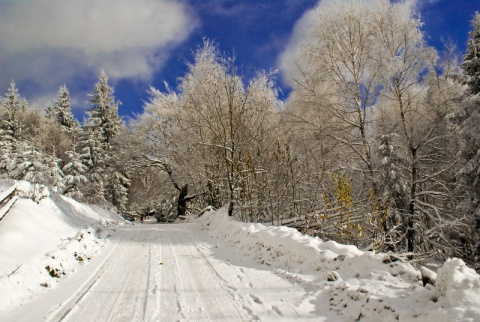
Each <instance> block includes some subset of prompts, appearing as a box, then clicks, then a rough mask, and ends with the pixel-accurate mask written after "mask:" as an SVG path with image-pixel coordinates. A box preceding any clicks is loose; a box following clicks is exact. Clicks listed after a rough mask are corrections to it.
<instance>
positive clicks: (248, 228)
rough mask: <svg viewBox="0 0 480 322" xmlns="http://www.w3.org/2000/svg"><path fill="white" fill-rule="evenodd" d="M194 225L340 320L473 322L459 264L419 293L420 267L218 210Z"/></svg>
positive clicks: (470, 273)
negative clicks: (299, 289) (298, 289)
mask: <svg viewBox="0 0 480 322" xmlns="http://www.w3.org/2000/svg"><path fill="white" fill-rule="evenodd" d="M200 221H201V224H202V227H203V228H204V229H206V230H207V231H208V232H209V234H210V235H211V236H212V237H213V238H216V239H219V240H225V241H226V242H228V243H229V244H230V245H231V246H232V247H234V248H236V249H238V250H240V251H241V252H242V254H243V255H245V256H248V257H250V258H253V259H255V260H256V261H257V262H258V263H261V264H264V265H267V266H268V267H270V269H272V270H275V271H276V272H277V273H278V274H279V275H283V276H285V278H288V279H291V280H293V281H295V282H296V283H299V284H302V285H303V286H304V287H305V288H306V289H310V290H312V291H311V292H310V294H309V297H310V298H311V301H313V302H317V303H318V305H322V306H324V307H325V309H326V310H328V311H335V312H337V313H338V315H339V319H340V320H346V321H355V320H365V321H398V320H400V321H436V322H442V321H480V308H479V304H480V276H479V275H478V274H477V273H476V272H475V271H474V270H473V269H471V268H468V267H467V266H466V265H465V263H463V261H462V260H460V259H449V260H447V261H446V262H445V264H444V265H443V267H441V268H440V269H439V270H438V277H437V278H436V283H435V284H436V287H434V286H433V285H430V284H427V285H426V286H425V287H424V286H423V284H422V280H421V272H420V268H419V269H416V268H414V267H413V266H412V265H410V264H408V263H403V262H402V261H401V260H400V258H398V257H397V256H395V255H393V254H374V253H372V252H365V251H360V250H358V249H357V248H356V247H354V246H347V245H341V244H338V243H336V242H333V241H327V242H322V241H321V240H320V239H318V238H311V237H308V236H304V235H302V234H301V233H299V232H298V231H297V230H295V229H291V228H287V227H272V226H264V225H261V224H247V223H239V222H237V221H235V220H233V219H231V218H229V217H228V215H227V214H226V212H225V211H219V212H214V213H207V214H206V215H204V216H203V217H202V218H201V219H200ZM423 269H424V271H429V270H427V269H425V268H423ZM429 273H430V275H429V277H430V278H432V279H435V273H433V272H431V271H429ZM322 301H328V303H326V304H325V303H322Z"/></svg>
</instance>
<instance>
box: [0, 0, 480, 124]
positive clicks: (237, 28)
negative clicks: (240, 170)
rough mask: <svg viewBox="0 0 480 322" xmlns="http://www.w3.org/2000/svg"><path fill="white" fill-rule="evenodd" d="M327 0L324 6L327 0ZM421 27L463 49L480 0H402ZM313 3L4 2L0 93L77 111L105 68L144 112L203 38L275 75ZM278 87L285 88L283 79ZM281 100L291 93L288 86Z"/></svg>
mask: <svg viewBox="0 0 480 322" xmlns="http://www.w3.org/2000/svg"><path fill="white" fill-rule="evenodd" d="M324 1H326V0H324ZM407 1H409V3H411V4H412V5H415V7H416V10H417V11H419V12H420V14H421V16H422V19H423V21H424V23H425V25H424V31H425V33H426V35H427V41H428V42H429V43H430V44H431V45H433V46H435V47H437V48H438V49H441V46H442V39H445V40H448V39H451V40H453V41H455V42H456V44H457V47H458V52H459V54H462V53H463V51H464V50H465V45H466V41H467V37H468V31H469V30H470V20H471V18H472V16H473V14H474V12H475V11H480V0H407ZM317 4H318V0H237V1H235V0H184V1H175V0H136V1H131V0H82V1H75V2H72V1H64V0H0V39H1V40H2V41H1V44H0V93H1V94H4V93H5V92H6V91H7V89H8V85H9V83H10V81H11V80H12V79H13V80H15V82H16V83H17V87H18V88H19V90H20V94H21V95H22V96H24V97H26V98H27V100H28V101H29V102H30V104H31V105H36V106H37V107H39V108H44V106H45V105H46V104H47V103H48V102H49V101H53V100H54V99H55V97H56V94H57V91H58V88H59V87H60V86H61V85H62V84H64V83H65V84H66V85H67V87H68V88H69V90H70V93H71V96H72V107H73V110H74V112H75V114H76V115H77V116H78V117H79V118H82V117H83V112H84V111H85V110H86V109H88V108H89V106H88V97H87V94H88V93H90V92H91V91H92V89H93V86H94V83H95V82H96V80H97V77H98V73H99V71H100V69H101V68H103V69H104V70H105V71H106V73H107V75H108V76H109V78H110V84H111V85H112V86H114V87H115V95H116V98H117V99H118V100H120V101H122V103H123V104H122V105H121V106H120V110H119V112H120V114H121V115H123V116H125V117H132V116H133V115H134V114H135V113H139V112H141V110H142V105H143V101H144V100H146V99H147V94H146V90H147V89H148V87H149V86H150V85H153V86H154V87H157V88H160V89H163V82H164V81H167V82H168V83H170V85H172V86H176V84H177V78H178V77H181V76H183V75H184V73H185V62H186V61H187V60H190V59H191V58H192V50H193V49H195V48H196V46H198V45H200V44H201V42H202V38H203V37H208V38H210V39H213V40H215V41H216V42H217V43H218V44H219V45H220V49H221V50H222V51H226V52H232V51H235V53H236V55H237V58H238V62H239V64H242V65H246V66H254V67H258V68H263V69H267V70H270V69H276V68H279V57H280V56H281V54H282V53H283V52H284V51H285V50H287V49H288V47H289V44H290V43H292V42H291V40H292V37H295V35H294V34H293V33H292V32H293V30H294V27H295V25H296V24H297V22H298V21H299V19H301V17H302V16H304V14H305V13H306V12H307V11H308V10H310V9H312V8H313V7H315V6H316V5H317ZM279 84H280V85H281V86H284V87H285V85H283V83H282V82H281V80H279ZM285 93H288V89H287V88H286V87H285Z"/></svg>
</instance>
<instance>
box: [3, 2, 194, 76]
mask: <svg viewBox="0 0 480 322" xmlns="http://www.w3.org/2000/svg"><path fill="white" fill-rule="evenodd" d="M196 25H197V19H196V18H195V17H194V16H193V15H192V14H191V12H190V11H189V9H188V7H187V6H186V5H184V4H183V3H182V2H180V1H175V0H135V1H132V0H81V1H65V0H23V1H8V2H3V3H2V4H0V39H2V46H1V49H0V69H1V70H2V71H5V72H2V73H1V74H3V75H0V82H1V83H7V82H9V81H10V79H4V77H9V78H15V80H19V81H21V80H24V81H29V82H33V83H35V84H37V85H38V86H47V84H48V85H51V84H62V83H64V82H66V83H67V84H68V83H70V81H72V82H75V81H76V78H81V77H86V76H87V74H92V73H93V74H95V75H96V74H98V71H99V69H100V68H104V69H105V70H106V72H107V74H108V75H109V77H110V78H112V79H121V78H135V79H144V80H148V79H149V78H150V77H151V76H152V75H153V73H154V72H155V71H158V69H159V68H160V67H161V66H162V64H163V63H164V61H165V59H166V58H167V57H168V55H169V54H170V52H171V50H172V49H173V48H174V47H175V46H176V45H178V44H180V43H182V42H183V41H185V40H186V38H187V37H188V36H189V35H190V33H191V32H192V30H193V29H194V28H195V27H196ZM55 86H56V85H55Z"/></svg>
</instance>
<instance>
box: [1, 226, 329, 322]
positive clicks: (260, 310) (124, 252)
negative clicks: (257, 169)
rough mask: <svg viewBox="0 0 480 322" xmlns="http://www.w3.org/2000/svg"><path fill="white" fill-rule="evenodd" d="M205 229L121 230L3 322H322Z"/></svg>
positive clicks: (289, 287) (300, 295) (299, 293)
mask: <svg viewBox="0 0 480 322" xmlns="http://www.w3.org/2000/svg"><path fill="white" fill-rule="evenodd" d="M200 228H201V227H200V225H199V224H197V223H194V224H173V225H161V224H150V225H134V226H131V225H129V226H124V227H120V228H119V229H118V230H117V232H116V233H115V235H114V236H112V239H111V243H110V245H109V246H108V247H107V248H106V249H105V250H104V251H103V253H102V255H100V256H98V258H94V259H93V260H92V262H91V263H89V264H88V265H85V266H82V267H80V269H79V270H78V272H77V274H74V275H73V276H71V277H70V278H68V279H66V280H64V281H62V282H61V283H59V285H58V286H57V287H55V288H54V289H52V290H51V291H50V292H48V293H46V294H44V295H42V296H41V297H40V298H38V299H37V300H35V301H33V302H31V303H28V304H27V305H26V306H24V307H22V308H21V309H18V310H15V311H14V312H13V313H12V314H10V315H9V316H5V317H4V318H5V319H6V321H8V320H11V321H13V320H15V321H36V320H38V321H44V320H47V321H82V322H85V321H178V320H182V321H199V320H203V321H226V320H228V321H251V320H258V319H260V320H263V321H265V320H266V321H268V320H275V321H277V320H279V319H284V320H292V319H295V320H302V318H303V319H305V320H309V319H315V320H316V321H319V316H318V314H314V315H312V314H305V312H309V311H312V310H311V309H312V308H309V309H307V310H305V309H306V307H302V306H304V305H307V306H310V304H309V303H308V301H307V302H305V300H306V292H307V290H305V289H304V288H302V287H300V286H298V285H295V283H294V282H292V281H290V280H288V279H286V278H285V277H284V276H281V275H279V274H278V272H276V271H274V270H273V269H272V270H269V269H268V266H267V265H260V264H258V263H255V262H254V261H253V260H252V259H249V258H246V257H244V256H242V255H240V254H239V253H237V252H236V250H235V249H234V248H232V247H229V246H227V245H221V244H217V243H216V242H215V240H212V239H211V238H210V237H209V236H208V235H207V233H206V232H205V231H203V230H201V229H200ZM298 312H303V316H302V313H298ZM322 315H324V314H322ZM324 318H326V317H324Z"/></svg>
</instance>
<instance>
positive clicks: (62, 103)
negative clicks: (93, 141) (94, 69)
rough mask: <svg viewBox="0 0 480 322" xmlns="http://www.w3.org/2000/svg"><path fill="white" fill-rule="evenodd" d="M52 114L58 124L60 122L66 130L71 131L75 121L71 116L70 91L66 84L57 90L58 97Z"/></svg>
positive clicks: (75, 124) (74, 126) (75, 125)
mask: <svg viewBox="0 0 480 322" xmlns="http://www.w3.org/2000/svg"><path fill="white" fill-rule="evenodd" d="M54 115H55V119H56V120H57V122H58V124H60V125H61V126H62V127H63V128H64V129H65V130H66V131H67V132H72V131H73V130H74V129H75V128H76V127H77V123H76V121H75V118H74V117H73V114H72V111H71V108H70V93H69V92H68V89H67V86H66V85H63V86H61V87H60V89H59V91H58V99H57V101H56V102H55V107H54Z"/></svg>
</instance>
